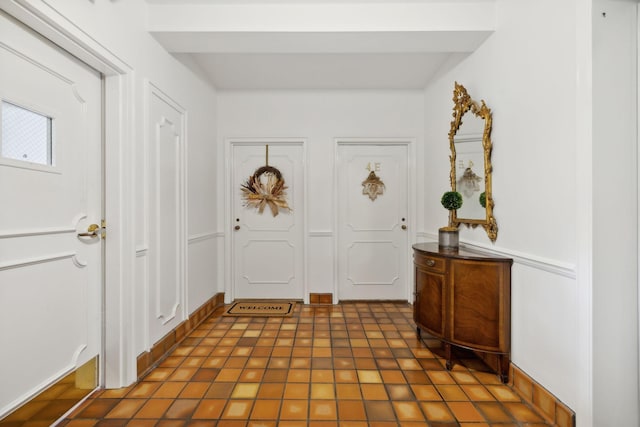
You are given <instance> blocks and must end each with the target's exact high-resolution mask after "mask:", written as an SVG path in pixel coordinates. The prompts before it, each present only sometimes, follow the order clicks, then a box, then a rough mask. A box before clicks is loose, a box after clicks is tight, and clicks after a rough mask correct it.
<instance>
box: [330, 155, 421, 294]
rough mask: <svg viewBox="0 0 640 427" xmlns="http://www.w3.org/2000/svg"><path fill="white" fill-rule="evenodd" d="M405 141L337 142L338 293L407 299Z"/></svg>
mask: <svg viewBox="0 0 640 427" xmlns="http://www.w3.org/2000/svg"><path fill="white" fill-rule="evenodd" d="M407 149H408V147H407V145H405V144H389V145H384V144H379V145H378V144H376V145H374V144H360V143H358V144H339V145H338V178H337V179H338V206H337V209H338V263H337V264H338V298H339V299H340V300H409V299H410V298H409V287H408V282H407V277H408V270H409V266H408V253H409V249H408V237H407V236H408V232H407V229H408V224H409V219H408V217H407V215H408V206H407V185H408V175H409V173H408V156H407Z"/></svg>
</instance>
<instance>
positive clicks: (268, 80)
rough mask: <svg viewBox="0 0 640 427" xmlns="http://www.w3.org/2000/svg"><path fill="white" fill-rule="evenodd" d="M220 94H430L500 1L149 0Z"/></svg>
mask: <svg viewBox="0 0 640 427" xmlns="http://www.w3.org/2000/svg"><path fill="white" fill-rule="evenodd" d="M147 3H148V7H149V21H148V29H149V31H150V33H151V34H152V35H153V36H154V37H155V38H156V39H157V40H158V41H159V42H160V43H161V44H162V45H163V46H164V47H165V48H166V49H167V50H168V51H169V52H171V53H173V54H175V56H176V57H177V58H178V59H180V60H181V61H183V62H184V63H185V64H186V65H187V66H189V67H191V68H193V69H194V71H196V72H198V73H199V74H201V75H203V76H204V77H205V78H207V79H208V80H209V81H210V82H211V83H212V84H213V85H214V86H215V87H216V88H218V89H223V90H224V89H230V90H232V89H240V90H242V89H422V88H424V87H425V86H426V85H427V84H428V82H429V80H430V79H432V78H434V77H435V76H437V75H438V73H439V72H440V71H442V70H444V69H447V68H449V67H451V66H453V65H455V64H456V63H457V62H459V61H460V60H462V59H463V58H464V57H465V56H467V55H469V54H470V53H472V52H473V51H475V50H476V49H477V48H478V47H479V46H480V45H481V44H482V43H483V42H484V41H485V40H486V39H487V38H488V37H489V36H490V35H491V34H492V32H493V31H494V26H495V23H494V21H495V17H494V15H495V14H494V1H493V0H412V1H406V0H405V1H402V2H391V1H389V0H358V1H351V0H341V1H340V0H329V1H326V0H324V1H323V0H186V1H185V0H147Z"/></svg>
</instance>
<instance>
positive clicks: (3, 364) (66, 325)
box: [0, 13, 102, 416]
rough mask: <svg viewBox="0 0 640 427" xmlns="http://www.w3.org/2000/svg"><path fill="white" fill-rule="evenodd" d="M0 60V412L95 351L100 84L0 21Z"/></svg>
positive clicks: (42, 44)
mask: <svg viewBox="0 0 640 427" xmlns="http://www.w3.org/2000/svg"><path fill="white" fill-rule="evenodd" d="M0 64H2V65H1V66H0V104H1V106H2V108H1V110H0V111H1V113H0V114H1V117H0V118H1V120H0V128H1V129H0V148H1V151H0V204H1V208H0V339H1V340H2V351H0V378H1V380H0V381H1V382H2V386H1V387H0V416H2V415H3V414H5V413H7V412H10V411H11V410H12V409H14V408H15V407H16V406H17V405H19V404H20V403H21V402H22V401H24V400H26V399H28V398H30V397H31V396H32V395H34V394H35V393H37V392H39V391H41V390H42V389H44V388H46V387H47V386H48V385H49V384H51V383H52V382H55V381H56V380H58V379H59V378H61V377H62V376H63V375H64V374H66V373H68V372H69V371H72V370H74V369H75V368H77V367H80V366H81V365H83V364H84V363H85V362H87V361H90V360H92V359H94V358H95V357H97V356H98V355H99V353H100V350H101V331H102V328H101V324H102V320H101V283H102V266H101V263H102V241H101V239H100V238H99V237H96V236H93V237H92V236H85V237H82V236H79V235H78V234H79V233H83V232H85V233H86V232H87V229H88V227H89V225H90V224H91V223H95V224H100V220H101V216H102V209H101V203H102V178H101V175H102V172H101V165H102V160H101V159H102V157H101V156H102V155H101V152H102V150H101V114H102V113H101V108H102V107H101V105H102V102H101V96H102V95H101V93H102V89H101V87H102V82H101V76H100V74H99V73H98V72H97V71H95V70H93V69H91V68H89V67H88V66H86V65H85V64H84V63H82V62H80V61H79V60H77V59H76V58H74V57H72V56H70V55H69V54H67V53H66V52H64V51H62V50H60V49H59V48H57V47H56V46H55V45H53V44H51V43H50V42H48V41H47V40H45V39H43V38H42V37H40V36H39V35H37V34H34V33H32V32H31V31H29V30H27V29H25V28H24V27H23V26H22V25H20V24H18V23H17V22H15V21H14V20H13V19H11V18H9V17H7V16H6V15H4V14H2V13H0ZM97 234H100V233H97Z"/></svg>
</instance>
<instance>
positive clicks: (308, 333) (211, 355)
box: [59, 302, 549, 427]
mask: <svg viewBox="0 0 640 427" xmlns="http://www.w3.org/2000/svg"><path fill="white" fill-rule="evenodd" d="M220 314H221V311H220V310H219V311H218V312H216V314H214V315H213V316H212V317H210V318H209V319H207V320H206V321H205V322H203V323H202V324H201V325H200V326H199V327H198V328H197V329H196V330H194V331H193V332H192V333H191V334H190V335H189V336H188V337H187V338H186V339H185V340H184V341H183V342H182V343H180V345H179V346H178V347H177V348H176V349H175V350H174V351H173V352H172V353H171V354H170V355H169V356H168V357H167V358H166V359H165V360H164V361H163V362H162V363H161V364H160V366H158V367H157V368H156V369H154V370H153V371H152V372H151V373H149V374H148V375H147V376H146V377H145V378H143V379H142V380H141V381H140V382H138V383H136V384H135V385H132V386H131V387H128V388H125V389H119V390H103V391H98V392H96V393H94V395H92V396H91V397H90V398H89V399H88V400H87V401H85V402H84V403H83V404H82V405H81V406H80V407H79V408H77V409H76V410H75V411H74V412H73V413H72V415H71V416H70V417H69V418H67V419H65V420H63V421H62V422H61V423H60V424H59V425H61V426H66V427H90V426H97V427H98V426H99V427H103V426H104V427H107V426H108V427H116V426H130V427H151V426H156V427H174V426H175V427H182V426H218V427H224V426H238V427H239V426H246V427H258V426H265V427H269V426H282V427H294V426H295V427H297V426H306V427H325V426H326V427H330V426H342V427H365V426H372V427H387V426H388V427H391V426H407V427H408V426H431V427H445V426H447V427H453V426H459V427H486V426H500V427H510V426H528V427H541V426H547V425H549V424H547V423H545V422H544V420H543V418H542V417H541V416H540V415H539V414H538V413H536V412H535V411H534V410H533V409H532V408H531V407H529V406H528V405H527V404H526V403H524V402H523V401H522V399H520V398H519V397H518V395H517V394H516V393H514V392H513V390H512V389H511V388H510V387H509V386H506V385H503V384H501V383H500V381H499V380H498V378H497V376H496V375H494V374H493V373H490V372H488V370H487V369H486V367H485V365H484V364H483V363H482V362H481V361H480V360H478V359H477V358H474V357H473V356H472V355H469V354H465V353H458V354H457V355H458V360H457V363H456V364H455V367H454V369H453V370H452V371H450V372H449V371H446V370H445V368H444V361H443V359H442V357H441V356H439V354H442V353H441V352H440V348H439V343H438V342H437V341H427V342H426V343H424V342H422V341H420V340H418V339H417V336H416V331H415V326H414V324H413V321H412V307H411V306H410V305H407V304H399V303H377V302H376V303H345V304H340V305H336V306H310V305H300V304H298V305H297V306H296V309H295V313H294V314H293V316H292V317H285V318H282V317H271V318H262V317H223V316H221V315H220Z"/></svg>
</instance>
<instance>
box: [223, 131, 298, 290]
mask: <svg viewBox="0 0 640 427" xmlns="http://www.w3.org/2000/svg"><path fill="white" fill-rule="evenodd" d="M303 164H304V162H303V145H302V143H301V142H277V141H276V142H273V141H271V142H259V141H258V142H256V141H251V142H232V169H233V170H232V187H231V193H232V195H231V199H232V213H231V233H232V239H231V244H232V250H231V253H232V260H231V274H232V279H231V282H232V289H230V293H231V295H230V297H231V299H232V300H234V299H247V298H257V299H303V297H304V280H303V276H304V273H303V272H304V238H303V230H304V227H303V219H304V214H303V209H304V206H303V188H304V182H303V181H304V173H303Z"/></svg>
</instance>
